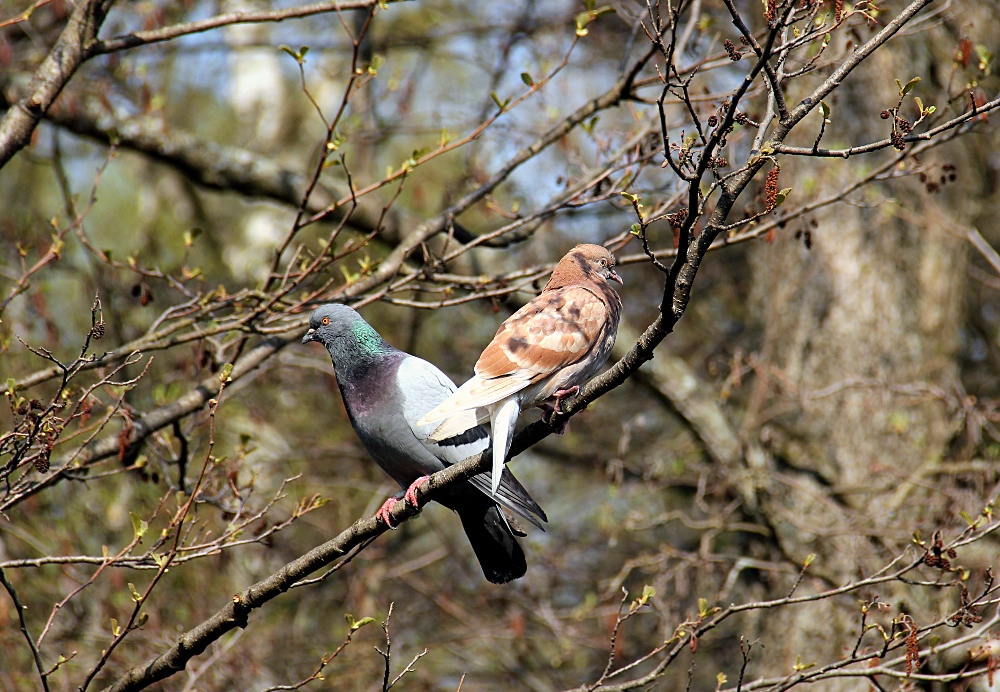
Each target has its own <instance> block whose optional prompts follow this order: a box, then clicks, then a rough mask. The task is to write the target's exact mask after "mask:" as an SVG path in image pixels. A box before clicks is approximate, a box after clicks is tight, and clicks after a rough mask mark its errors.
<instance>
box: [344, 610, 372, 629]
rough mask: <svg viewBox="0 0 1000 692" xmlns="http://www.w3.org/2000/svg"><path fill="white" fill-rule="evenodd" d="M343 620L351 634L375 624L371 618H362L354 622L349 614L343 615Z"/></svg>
mask: <svg viewBox="0 0 1000 692" xmlns="http://www.w3.org/2000/svg"><path fill="white" fill-rule="evenodd" d="M344 619H345V620H347V626H348V627H349V628H350V629H351V632H355V631H357V630H359V629H361V628H362V627H364V626H365V625H370V624H371V623H373V622H375V618H372V617H364V618H361V619H360V620H355V619H354V616H353V615H351V614H350V613H344Z"/></svg>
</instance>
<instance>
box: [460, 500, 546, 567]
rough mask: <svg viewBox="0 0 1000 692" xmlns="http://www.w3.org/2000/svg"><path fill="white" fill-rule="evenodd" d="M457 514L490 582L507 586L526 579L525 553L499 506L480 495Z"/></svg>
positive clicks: (467, 502)
mask: <svg viewBox="0 0 1000 692" xmlns="http://www.w3.org/2000/svg"><path fill="white" fill-rule="evenodd" d="M456 511H457V512H458V516H459V517H460V518H461V519H462V526H463V528H465V535H466V536H468V537H469V543H471V544H472V549H473V550H474V551H475V553H476V557H477V558H479V564H480V566H482V568H483V574H484V575H485V576H486V579H487V580H488V581H490V582H492V583H494V584H506V583H507V582H509V581H513V580H514V579H517V578H519V577H523V576H524V573H525V572H527V571H528V563H527V562H526V561H525V559H524V552H523V551H522V550H521V546H519V545H518V544H517V540H516V539H515V538H514V534H513V533H512V532H511V530H510V527H509V526H508V525H507V520H506V519H504V517H503V514H502V512H501V511H500V508H499V507H498V506H497V505H496V503H494V502H493V501H492V500H490V499H488V498H486V497H483V496H481V495H478V493H477V496H476V497H475V499H474V500H473V498H469V499H468V501H466V502H463V503H462V504H461V506H460V507H458V508H457V509H456Z"/></svg>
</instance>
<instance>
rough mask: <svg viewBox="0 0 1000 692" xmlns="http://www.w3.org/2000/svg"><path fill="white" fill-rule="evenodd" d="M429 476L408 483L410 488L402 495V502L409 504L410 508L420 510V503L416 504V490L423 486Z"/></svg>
mask: <svg viewBox="0 0 1000 692" xmlns="http://www.w3.org/2000/svg"><path fill="white" fill-rule="evenodd" d="M428 479H430V476H421V477H420V478H418V479H417V480H415V481H413V482H412V483H410V487H409V488H407V489H406V494H405V495H403V500H404V501H406V502H409V503H410V506H411V507H413V508H414V509H420V503H419V502H417V489H419V488H420V486H421V485H423V484H424V483H425V482H426V481H427V480H428Z"/></svg>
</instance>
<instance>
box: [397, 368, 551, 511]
mask: <svg viewBox="0 0 1000 692" xmlns="http://www.w3.org/2000/svg"><path fill="white" fill-rule="evenodd" d="M396 377H397V384H398V387H399V391H400V392H401V395H402V399H403V400H402V402H401V403H402V412H403V417H404V418H405V419H406V422H407V423H408V424H409V426H410V429H411V430H412V431H413V435H414V436H415V437H416V438H417V439H418V440H420V442H422V443H423V445H424V447H426V448H427V450H428V451H430V453H431V454H433V455H434V456H436V457H437V458H438V459H440V460H441V461H442V462H444V464H445V465H448V466H450V465H452V464H457V463H459V462H460V461H463V460H465V459H467V458H469V457H470V456H473V455H475V454H482V453H483V452H484V451H485V450H486V448H487V447H489V445H490V436H489V432H488V431H487V430H486V428H484V427H483V426H481V425H476V426H475V427H472V428H471V429H468V430H465V431H464V432H462V433H459V434H458V435H455V436H453V437H450V438H448V439H446V440H439V441H432V440H430V439H428V438H429V436H430V434H431V433H432V432H433V431H434V430H435V429H436V428H437V427H438V424H437V423H431V424H428V425H418V424H417V421H419V420H420V418H421V417H422V416H423V415H424V414H425V413H426V412H427V411H429V410H430V409H432V408H433V407H435V406H437V405H438V404H439V403H441V402H442V401H444V400H445V399H447V398H448V397H449V396H450V395H451V393H452V392H454V391H455V389H456V387H455V383H454V382H452V381H451V380H450V379H449V378H448V376H447V375H445V374H444V373H443V372H441V371H440V370H438V369H437V368H436V367H434V365H432V364H431V363H428V362H427V361H426V360H423V359H421V358H417V357H416V356H410V357H409V358H406V359H404V360H403V362H402V363H400V365H399V370H398V371H397V375H396ZM465 414H466V415H471V416H473V420H474V416H475V412H474V411H467V412H465ZM469 482H470V483H472V485H474V486H475V487H476V488H477V489H479V490H480V491H481V492H483V493H484V494H486V495H487V496H490V497H494V496H493V493H492V492H490V486H491V483H490V474H489V473H488V472H484V473H481V474H478V475H476V476H473V477H472V478H470V479H469ZM495 499H496V500H497V501H498V502H499V503H500V504H502V505H503V506H504V507H506V508H507V509H509V510H511V511H512V512H515V513H516V514H518V515H520V516H522V517H524V518H525V519H527V520H528V521H530V522H531V523H532V524H534V525H535V526H537V527H538V528H540V529H542V528H543V527H542V525H541V523H540V522H539V521H538V519H536V517H540V518H541V519H542V521H548V518H547V517H546V516H545V512H544V511H542V508H541V507H539V506H538V503H536V502H535V501H534V500H533V499H531V496H530V495H528V491H527V490H525V489H524V487H523V486H522V485H521V484H520V483H519V482H518V481H517V479H516V478H514V476H513V474H511V472H510V471H509V470H507V469H506V468H505V469H504V472H503V475H502V476H501V480H500V488H499V489H498V491H497V494H496V496H495ZM543 530H544V529H543Z"/></svg>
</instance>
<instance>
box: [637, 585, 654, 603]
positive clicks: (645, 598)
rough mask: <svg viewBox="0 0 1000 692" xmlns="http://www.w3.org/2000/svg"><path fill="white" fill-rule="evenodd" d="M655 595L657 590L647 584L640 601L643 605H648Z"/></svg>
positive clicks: (643, 588)
mask: <svg viewBox="0 0 1000 692" xmlns="http://www.w3.org/2000/svg"><path fill="white" fill-rule="evenodd" d="M655 595H656V589H654V588H653V587H652V586H650V585H649V584H646V585H645V586H643V587H642V596H640V597H639V600H640V601H641V602H642V603H646V602H648V601H649V599H651V598H652V597H653V596H655Z"/></svg>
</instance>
